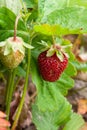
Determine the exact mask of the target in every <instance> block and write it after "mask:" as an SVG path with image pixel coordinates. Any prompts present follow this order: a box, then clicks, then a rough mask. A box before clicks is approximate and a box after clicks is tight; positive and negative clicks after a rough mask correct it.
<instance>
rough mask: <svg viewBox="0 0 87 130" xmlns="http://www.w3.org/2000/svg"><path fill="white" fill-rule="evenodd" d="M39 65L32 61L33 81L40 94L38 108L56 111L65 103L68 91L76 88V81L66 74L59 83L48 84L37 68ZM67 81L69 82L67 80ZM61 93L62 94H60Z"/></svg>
mask: <svg viewBox="0 0 87 130" xmlns="http://www.w3.org/2000/svg"><path fill="white" fill-rule="evenodd" d="M32 59H33V58H32ZM36 65H37V63H36V61H35V60H34V59H33V60H32V69H31V73H32V80H33V82H34V84H35V85H36V87H37V92H38V98H37V100H38V99H39V100H38V107H39V109H41V110H43V111H45V110H50V111H52V110H56V109H57V108H58V105H59V104H62V103H63V100H62V99H63V98H64V97H63V96H62V95H61V93H62V94H64V95H66V94H67V91H68V90H69V89H70V88H71V87H72V86H74V81H73V80H72V79H71V78H70V77H69V76H68V75H66V74H65V73H63V74H62V75H61V77H60V79H59V80H58V81H57V82H53V83H52V82H46V81H44V80H43V79H42V77H41V75H40V74H39V70H38V68H37V66H36ZM66 79H67V80H66ZM60 92H61V93H60ZM58 102H59V103H58Z"/></svg>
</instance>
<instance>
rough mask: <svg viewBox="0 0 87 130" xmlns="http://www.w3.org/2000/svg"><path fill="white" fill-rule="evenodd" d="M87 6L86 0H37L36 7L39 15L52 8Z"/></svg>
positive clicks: (46, 13)
mask: <svg viewBox="0 0 87 130" xmlns="http://www.w3.org/2000/svg"><path fill="white" fill-rule="evenodd" d="M75 6H76V7H87V1H86V0H61V1H60V0H53V1H52V0H39V1H38V8H39V15H40V17H43V16H46V15H49V14H50V13H51V12H53V11H54V10H57V9H58V10H60V9H64V8H65V7H75Z"/></svg>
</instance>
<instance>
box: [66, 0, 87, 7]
mask: <svg viewBox="0 0 87 130" xmlns="http://www.w3.org/2000/svg"><path fill="white" fill-rule="evenodd" d="M68 6H82V7H87V1H86V0H69V2H68Z"/></svg>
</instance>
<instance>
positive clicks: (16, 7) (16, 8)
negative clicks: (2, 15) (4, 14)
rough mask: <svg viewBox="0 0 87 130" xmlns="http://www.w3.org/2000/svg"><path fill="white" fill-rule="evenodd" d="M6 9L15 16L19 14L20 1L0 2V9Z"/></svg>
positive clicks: (5, 0)
mask: <svg viewBox="0 0 87 130" xmlns="http://www.w3.org/2000/svg"><path fill="white" fill-rule="evenodd" d="M3 6H4V7H7V8H9V9H10V10H11V11H13V12H14V13H15V14H16V15H18V14H19V12H20V10H21V9H22V5H21V2H20V0H0V7H3Z"/></svg>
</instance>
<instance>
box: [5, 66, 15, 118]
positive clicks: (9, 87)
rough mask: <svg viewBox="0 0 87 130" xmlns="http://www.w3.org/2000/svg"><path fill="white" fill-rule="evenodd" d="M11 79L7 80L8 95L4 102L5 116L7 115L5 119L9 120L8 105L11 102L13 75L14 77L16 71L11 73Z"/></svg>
mask: <svg viewBox="0 0 87 130" xmlns="http://www.w3.org/2000/svg"><path fill="white" fill-rule="evenodd" d="M11 73H12V74H11V77H10V78H11V79H10V80H9V84H8V93H7V97H6V98H8V99H7V102H6V114H7V119H8V120H9V114H10V103H11V100H12V95H13V90H14V79H15V75H16V69H14V70H13V72H11Z"/></svg>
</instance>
